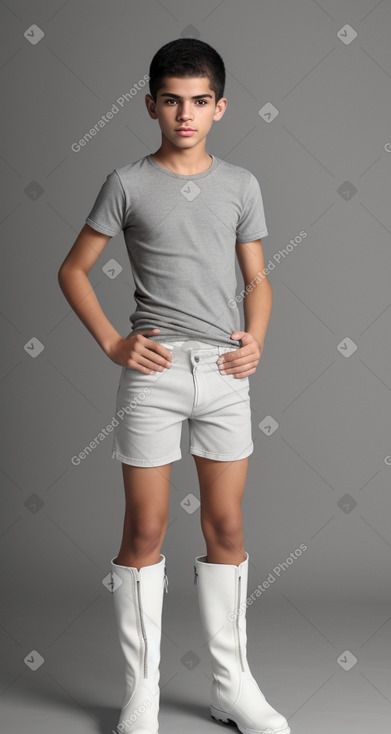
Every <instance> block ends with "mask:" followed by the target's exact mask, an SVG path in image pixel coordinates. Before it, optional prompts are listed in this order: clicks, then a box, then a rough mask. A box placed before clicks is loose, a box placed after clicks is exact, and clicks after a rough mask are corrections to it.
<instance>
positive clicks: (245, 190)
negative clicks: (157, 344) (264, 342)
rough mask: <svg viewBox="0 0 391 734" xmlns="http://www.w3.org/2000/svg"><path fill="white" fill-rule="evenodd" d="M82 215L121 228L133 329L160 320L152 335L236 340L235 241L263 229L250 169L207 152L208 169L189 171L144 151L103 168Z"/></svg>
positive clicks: (112, 230) (222, 342) (100, 226)
mask: <svg viewBox="0 0 391 734" xmlns="http://www.w3.org/2000/svg"><path fill="white" fill-rule="evenodd" d="M85 221H86V222H87V224H89V225H90V226H91V227H93V229H96V230H98V232H102V233H103V234H107V235H110V236H111V237H114V236H115V235H116V234H118V233H119V232H120V231H121V230H123V232H124V238H125V243H126V248H127V251H128V255H129V260H130V264H131V267H132V273H133V279H134V283H135V291H134V299H135V301H136V304H137V307H136V310H135V311H134V312H133V313H132V314H131V315H130V317H129V319H130V321H131V322H132V326H133V330H132V332H131V334H135V333H137V332H139V331H142V330H143V329H149V328H153V327H158V328H159V329H160V333H159V334H157V335H156V337H154V336H151V337H149V338H151V339H154V338H156V339H161V338H162V337H164V338H167V339H173V338H176V339H197V338H198V339H200V340H202V341H206V342H210V343H212V344H217V345H218V346H232V345H236V346H241V341H240V340H235V339H230V334H231V333H232V332H233V331H238V330H240V315H239V311H238V308H237V303H236V301H234V303H235V306H234V307H233V301H232V299H234V298H235V294H236V286H237V280H236V273H235V261H236V252H235V243H236V242H240V243H244V242H251V241H252V240H256V239H258V238H260V237H266V236H267V234H268V232H267V228H266V222H265V215H264V209H263V201H262V194H261V190H260V186H259V183H258V181H257V179H256V178H255V176H254V175H253V174H252V173H251V172H250V171H248V170H246V169H245V168H242V167H241V166H235V165H233V164H232V163H226V162H225V161H223V160H222V159H220V158H217V157H216V156H212V164H211V166H210V167H209V168H208V169H207V170H206V171H203V172H202V173H197V174H195V175H193V176H187V175H183V174H179V173H174V172H173V171H169V170H168V169H167V168H164V167H163V166H161V165H160V164H159V163H157V161H155V159H154V158H153V156H152V155H147V156H144V157H143V158H140V159H139V160H137V161H135V162H134V163H129V164H127V165H125V166H122V167H121V168H115V169H114V170H113V171H112V172H111V173H109V174H108V176H107V178H106V181H105V182H104V183H103V185H102V187H101V189H100V191H99V193H98V196H97V198H96V200H95V203H94V205H93V207H92V209H91V211H90V213H89V215H88V217H87V218H86V220H85ZM243 328H244V326H243Z"/></svg>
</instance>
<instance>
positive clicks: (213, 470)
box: [194, 456, 249, 565]
mask: <svg viewBox="0 0 391 734" xmlns="http://www.w3.org/2000/svg"><path fill="white" fill-rule="evenodd" d="M248 459H249V457H246V458H245V459H239V460H238V461H214V460H213V459H206V458H205V457H203V456H194V461H195V463H196V467H197V473H198V479H199V484H200V497H201V527H202V532H203V534H204V538H205V542H206V547H207V558H206V560H207V562H208V563H229V564H234V565H239V563H241V562H242V561H244V560H245V559H246V555H245V552H244V545H243V517H242V498H243V494H244V489H245V486H246V479H247V469H248Z"/></svg>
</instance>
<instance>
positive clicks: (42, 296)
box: [0, 0, 391, 734]
mask: <svg viewBox="0 0 391 734" xmlns="http://www.w3.org/2000/svg"><path fill="white" fill-rule="evenodd" d="M0 21H1V24H2V28H3V35H2V44H1V50H0V59H1V64H0V66H1V69H0V72H1V77H0V79H1V90H2V96H3V112H2V124H3V133H2V136H1V141H2V142H1V163H0V165H1V172H2V175H3V180H4V186H3V193H2V204H1V208H2V214H1V230H0V231H1V243H2V245H1V254H2V273H1V275H2V288H1V292H0V300H1V304H0V320H1V326H2V343H3V345H5V347H6V348H5V349H3V351H2V361H1V382H0V389H1V397H2V421H1V424H2V440H1V447H2V458H1V471H2V512H1V520H0V544H1V557H2V569H1V573H2V604H1V619H0V640H1V648H2V660H3V666H2V682H1V690H0V694H1V695H0V706H1V711H2V714H1V721H2V724H1V728H2V731H4V732H6V734H13V733H14V732H15V733H16V732H18V734H19V733H20V732H21V731H27V728H28V731H29V732H31V733H33V732H40V733H41V734H42V732H46V731H49V730H50V731H53V727H55V729H56V731H58V732H62V731H64V732H65V731H69V730H72V731H83V732H87V731H88V732H90V731H91V732H92V731H99V732H102V733H103V732H107V731H110V730H111V728H112V727H113V726H114V724H115V723H116V720H117V713H118V709H119V706H120V700H121V696H122V686H123V670H122V660H121V655H120V648H119V644H118V642H117V637H116V629H115V627H114V615H113V611H112V598H111V594H110V592H109V590H108V589H107V587H106V586H105V583H106V581H105V579H106V577H107V574H108V572H109V560H110V558H111V557H113V556H114V555H116V553H117V552H118V550H119V544H120V538H121V533H122V520H123V510H124V496H123V486H122V474H121V465H120V463H119V462H116V461H113V460H112V459H111V447H112V434H109V435H108V437H107V438H106V439H105V441H103V442H101V443H100V445H99V446H98V447H97V448H95V449H94V450H93V451H92V452H91V454H90V455H89V456H88V458H85V459H84V460H81V461H80V463H79V464H78V465H75V464H74V463H72V457H74V456H75V455H77V454H79V452H81V451H82V450H83V449H84V447H85V446H86V445H88V444H89V442H90V441H91V440H92V439H93V438H94V437H95V436H97V434H98V433H99V432H100V430H101V429H102V428H103V427H105V426H107V425H108V424H109V422H110V421H111V420H112V418H113V415H114V410H115V396H116V390H117V384H118V378H119V373H120V367H119V366H118V365H115V364H114V363H112V362H110V360H109V359H108V358H107V357H106V356H105V354H104V353H103V351H102V350H101V349H100V348H99V346H98V345H97V343H96V342H95V341H94V339H93V337H92V336H91V335H90V334H89V332H88V331H87V330H86V328H85V327H84V326H83V324H82V323H81V322H80V321H79V319H78V318H77V316H76V315H75V314H74V312H73V311H72V310H71V309H70V307H69V305H68V303H67V301H66V300H65V298H64V296H63V294H62V292H61V290H60V288H59V286H58V283H57V271H58V268H59V266H60V264H61V262H62V261H63V259H64V258H65V255H66V254H67V252H68V251H69V249H70V247H71V246H72V244H73V242H74V240H75V238H76V236H77V234H78V232H79V231H80V229H81V227H82V226H83V223H84V219H85V217H86V216H87V214H88V212H89V210H90V208H91V206H92V203H93V201H94V200H95V197H96V195H97V193H98V190H99V188H100V186H101V184H102V183H103V181H104V180H105V178H106V175H107V173H109V172H110V171H112V170H113V168H115V167H118V166H121V165H124V164H125V163H128V162H131V161H133V160H136V159H138V158H140V157H141V156H143V155H146V154H148V153H150V152H153V151H154V150H157V148H158V147H159V145H160V129H159V127H158V122H157V121H153V120H151V119H150V118H149V116H148V115H147V111H146V108H145V103H144V96H145V94H146V93H147V92H148V91H149V90H148V88H147V86H145V87H144V88H142V89H140V91H138V90H137V87H136V86H135V85H138V86H139V81H140V80H142V79H143V77H144V75H145V74H147V73H148V69H149V63H150V60H151V58H152V56H153V54H154V53H155V52H156V50H157V49H158V48H159V47H160V46H162V45H163V44H164V43H166V42H168V41H170V40H173V39H174V38H178V37H180V36H193V37H196V38H200V39H202V40H204V41H207V42H208V43H210V44H212V45H213V46H214V47H215V48H216V49H217V50H218V52H219V53H220V54H221V55H222V57H223V59H224V61H225V64H226V70H227V85H226V90H225V95H226V96H227V98H228V108H227V111H226V114H225V116H224V118H223V119H222V121H220V122H219V123H214V126H213V128H212V131H211V133H210V134H209V136H208V140H207V148H206V149H207V151H208V152H212V153H214V154H215V155H217V156H218V157H221V158H223V159H224V160H227V161H228V162H230V163H233V164H236V165H240V166H244V167H245V168H248V169H249V170H250V171H252V172H253V173H254V174H255V175H256V176H257V178H258V180H259V182H260V185H261V188H262V193H263V198H264V205H265V213H266V221H267V225H268V229H269V236H268V237H267V238H265V239H264V241H263V246H264V253H265V261H266V263H267V264H268V263H269V265H270V267H271V272H270V275H269V280H270V283H271V285H272V288H273V295H274V305H273V312H272V318H271V321H270V325H269V330H268V334H267V339H266V342H265V348H264V352H263V355H262V358H261V360H260V363H259V365H258V369H257V372H256V373H255V374H254V375H253V376H251V378H250V386H251V387H250V394H251V403H252V419H253V439H254V443H255V451H254V453H253V455H252V456H251V458H250V468H249V475H248V483H247V487H246V492H245V498H244V501H243V511H244V518H245V520H244V529H245V539H246V544H245V547H246V550H247V551H248V552H249V554H250V569H249V585H248V591H249V593H251V592H252V591H253V590H254V589H255V588H256V587H257V586H258V584H262V585H263V587H262V588H263V593H262V595H261V596H260V597H259V598H257V599H256V601H255V602H254V604H253V605H252V606H251V607H249V608H248V611H247V625H248V635H249V640H250V645H249V658H250V662H251V664H252V668H253V672H254V675H256V677H257V679H258V682H259V683H260V685H262V686H263V690H264V691H265V694H266V695H267V696H268V698H269V700H270V701H271V703H272V704H273V705H275V707H277V708H278V709H279V710H281V712H282V713H284V714H285V715H286V716H287V718H288V719H289V721H290V723H291V726H292V731H293V732H299V731H303V732H308V734H313V733H314V731H316V732H323V731H324V732H330V731H336V732H339V731H341V732H342V731H343V732H344V734H348V732H352V733H353V732H354V733H355V734H357V732H364V731H365V732H367V731H369V730H371V731H374V730H375V728H376V727H378V729H379V731H380V730H386V728H387V725H388V728H389V724H390V720H391V677H390V672H389V659H390V644H389V642H390V630H391V611H390V588H391V586H390V560H391V532H390V509H391V496H390V482H391V458H390V456H391V431H390V427H391V420H390V407H391V375H390V361H391V344H390V338H389V336H390V323H391V309H390V306H391V296H390V287H389V284H390V267H391V248H390V245H391V241H390V234H391V214H390V205H389V202H390V166H391V127H390V90H391V58H390V53H389V37H390V30H391V3H390V1H389V0H383V1H380V2H376V0H356V1H355V2H353V0H343V2H341V0H323V1H322V2H316V1H315V0H290V2H287V1H286V2H283V1H282V0H274V2H271V1H269V2H267V1H266V0H257V1H256V0H246V1H245V2H234V0H222V2H219V1H218V0H216V2H206V0H201V1H199V2H197V3H194V2H189V1H188V0H184V1H183V0H182V1H181V2H179V0H165V1H164V2H160V0H145V1H144V2H129V1H128V2H126V1H125V0H117V1H116V2H103V0H99V1H97V0H94V1H93V2H92V1H91V0H88V1H86V0H84V1H83V2H78V3H77V2H75V0H68V2H63V1H61V0H58V1H53V0H52V2H49V0H41V1H40V2H31V1H30V2H28V0H15V1H14V2H12V0H6V1H5V2H3V1H2V2H0ZM42 34H43V35H42ZM130 90H133V91H132V92H130ZM125 93H129V94H128V97H127V98H126V96H125ZM131 95H132V96H131ZM121 98H123V100H121ZM115 107H117V111H115V109H114V108H115ZM110 110H112V116H111V118H110V117H107V116H106V115H107V113H108V112H110ZM103 116H106V118H105V120H106V122H105V124H104V125H103V126H102V127H101V128H99V132H97V133H96V135H95V136H94V137H92V138H91V140H89V141H88V142H87V143H86V144H85V145H82V144H80V143H79V141H80V140H81V139H83V138H84V136H86V134H88V132H89V130H90V128H91V127H92V126H93V125H95V124H98V121H99V120H102V118H103ZM72 146H73V147H72ZM110 260H115V261H116V262H117V263H118V264H119V266H120V268H118V270H120V272H118V274H116V275H115V277H112V274H113V271H112V270H111V269H110V267H107V263H109V261H110ZM237 270H238V290H241V288H242V280H241V274H240V270H239V267H238V266H237ZM116 272H117V271H116ZM110 273H111V275H110ZM90 279H91V283H92V285H93V286H94V288H95V290H96V293H97V296H98V298H99V301H100V303H101V305H102V308H103V309H104V311H105V313H106V314H107V316H108V318H109V319H110V320H111V321H112V323H113V324H114V326H115V327H116V328H117V329H118V331H119V332H120V333H122V334H123V335H126V334H127V333H128V332H129V330H130V322H129V314H130V313H131V312H132V311H133V310H134V301H133V297H132V294H133V279H132V273H131V269H130V266H129V262H128V259H127V254H126V250H125V244H124V241H123V236H122V234H121V235H119V236H117V237H115V238H114V239H112V240H111V241H110V242H109V244H108V245H107V247H106V249H105V250H104V253H103V254H102V256H101V257H100V259H99V260H98V262H97V263H96V265H95V266H94V268H93V269H92V271H91V272H90ZM240 308H241V310H242V305H241V306H240ZM242 327H243V319H242ZM187 446H188V431H187V425H185V424H184V426H183V433H182V452H183V458H182V460H181V461H180V462H176V463H174V465H173V471H172V483H171V498H170V524H169V528H168V531H167V535H166V538H165V541H164V545H163V549H162V551H163V553H164V554H165V555H166V558H167V572H168V577H169V593H168V594H167V595H165V607H164V631H163V640H162V656H163V657H162V660H163V662H162V671H161V683H162V714H161V717H162V718H161V721H162V725H161V728H162V731H168V730H170V731H184V730H185V731H197V732H198V731H200V729H201V730H202V731H209V730H210V731H211V732H212V731H217V729H216V726H217V724H216V723H215V722H213V721H212V720H211V719H210V718H209V712H208V696H209V688H210V680H211V670H210V664H209V660H208V656H207V650H206V648H205V646H204V640H203V638H202V633H201V628H200V620H199V615H198V607H197V597H196V587H195V586H194V585H193V560H194V556H195V555H198V554H201V553H203V552H204V549H205V546H204V540H203V537H202V533H201V530H200V522H199V501H198V498H199V491H198V484H197V475H196V471H195V465H194V461H193V459H192V457H191V456H190V455H189V454H188V453H187ZM300 547H301V554H300V550H298V549H300ZM287 559H288V560H287ZM268 578H269V582H270V585H269V587H267V585H266V584H264V582H265V581H267V579H268ZM314 722H316V726H314ZM213 727H214V728H213Z"/></svg>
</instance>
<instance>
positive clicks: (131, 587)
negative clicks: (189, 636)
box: [111, 554, 168, 734]
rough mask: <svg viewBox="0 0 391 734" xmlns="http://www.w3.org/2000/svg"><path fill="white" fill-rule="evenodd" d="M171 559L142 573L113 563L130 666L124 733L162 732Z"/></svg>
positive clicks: (118, 614)
mask: <svg viewBox="0 0 391 734" xmlns="http://www.w3.org/2000/svg"><path fill="white" fill-rule="evenodd" d="M165 561H166V559H165V556H163V555H162V554H160V561H159V562H158V563H154V564H152V565H150V566H143V567H142V568H140V570H138V569H137V568H135V567H133V566H119V565H117V564H116V563H114V558H112V559H111V574H112V583H113V587H112V588H113V589H114V591H113V599H114V609H115V617H116V622H117V628H118V636H119V641H120V644H121V648H122V652H123V654H124V658H125V662H126V666H125V681H126V690H125V695H124V699H123V702H122V708H121V713H120V716H119V721H118V724H117V731H118V732H119V734H157V732H158V731H159V723H158V713H159V699H160V689H159V678H160V671H159V664H160V643H161V622H162V609H163V593H164V588H165V589H166V591H167V590H168V583H167V575H166V565H165ZM113 574H116V576H117V577H119V579H120V581H121V582H122V583H120V582H119V581H118V579H116V578H115V576H113ZM117 584H119V585H118V586H117Z"/></svg>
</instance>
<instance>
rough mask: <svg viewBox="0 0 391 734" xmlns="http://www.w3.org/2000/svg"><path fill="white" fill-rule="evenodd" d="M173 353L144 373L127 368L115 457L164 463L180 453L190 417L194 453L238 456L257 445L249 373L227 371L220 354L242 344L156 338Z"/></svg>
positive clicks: (119, 406) (118, 413)
mask: <svg viewBox="0 0 391 734" xmlns="http://www.w3.org/2000/svg"><path fill="white" fill-rule="evenodd" d="M153 341H158V342H159V343H160V344H162V345H163V346H164V347H166V348H167V349H170V351H171V352H172V362H171V366H170V367H163V371H162V372H159V371H157V372H156V373H155V374H154V375H153V374H148V375H147V374H144V373H143V372H140V370H136V369H134V368H132V367H123V368H122V372H121V375H120V380H119V386H118V392H117V403H116V419H117V423H116V424H115V427H114V441H113V451H112V458H113V459H118V460H119V461H121V462H123V463H124V464H131V465H133V466H161V465H162V464H168V463H170V462H172V461H178V460H179V459H180V458H181V457H182V454H181V448H180V442H181V433H182V423H183V421H184V420H186V419H187V420H188V422H189V453H190V454H195V455H196V456H205V457H207V458H209V459H215V460H217V461H237V460H238V459H244V458H245V457H246V456H249V454H251V453H252V452H253V450H254V444H253V441H252V434H251V408H250V395H249V390H250V388H249V379H248V377H240V378H237V377H234V375H233V374H229V375H222V374H221V373H220V370H219V367H218V365H217V359H218V357H219V355H220V354H225V353H226V352H233V351H235V350H236V349H239V347H238V346H237V345H235V344H234V345H233V346H232V347H221V346H217V345H213V344H207V343H206V342H200V341H198V340H197V341H195V340H194V339H186V340H185V341H174V342H172V341H170V342H168V341H166V340H165V339H163V338H161V339H154V340H153Z"/></svg>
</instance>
